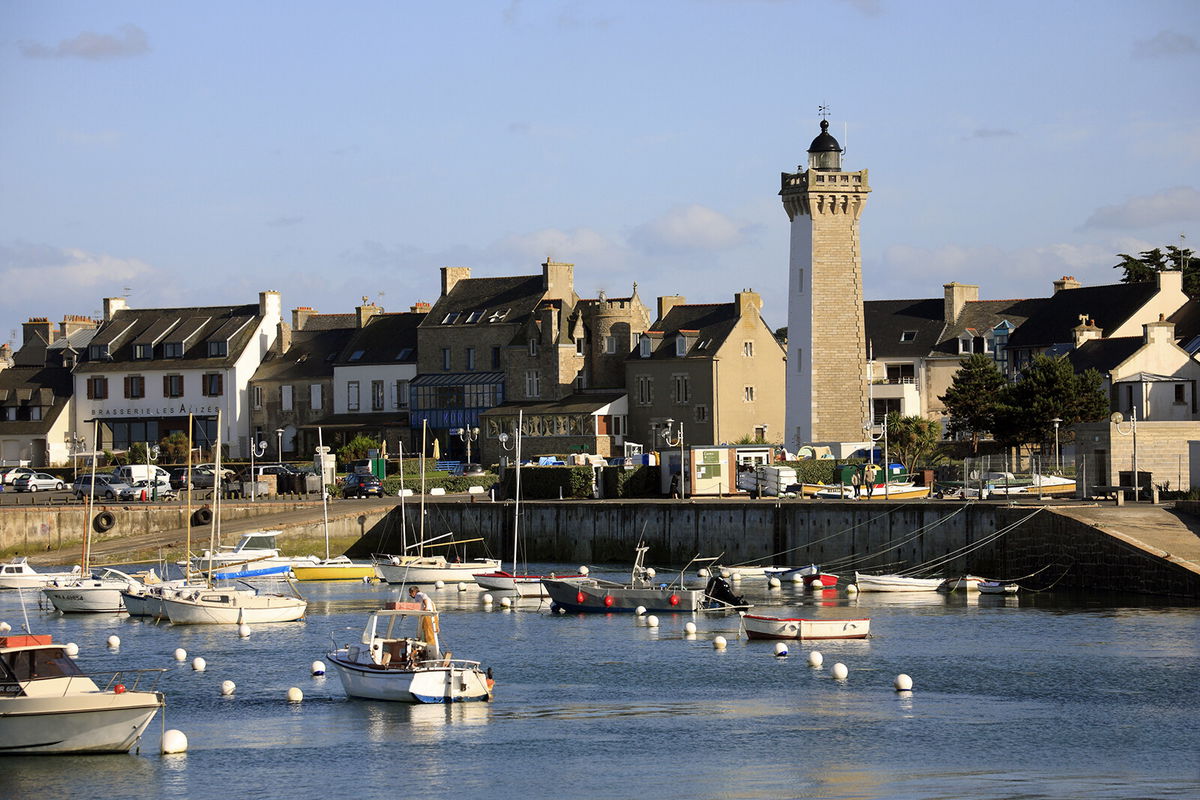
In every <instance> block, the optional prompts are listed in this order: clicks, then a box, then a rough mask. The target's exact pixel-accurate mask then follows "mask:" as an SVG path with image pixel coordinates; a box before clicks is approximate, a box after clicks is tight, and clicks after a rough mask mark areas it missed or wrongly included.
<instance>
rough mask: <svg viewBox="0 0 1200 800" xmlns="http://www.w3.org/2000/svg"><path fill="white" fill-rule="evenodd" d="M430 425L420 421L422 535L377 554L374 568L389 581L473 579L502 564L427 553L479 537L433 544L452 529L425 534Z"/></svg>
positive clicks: (459, 580)
mask: <svg viewBox="0 0 1200 800" xmlns="http://www.w3.org/2000/svg"><path fill="white" fill-rule="evenodd" d="M427 425H428V423H427V422H424V421H423V422H422V424H421V527H420V534H419V535H420V538H419V539H418V540H417V542H416V543H414V544H411V545H409V544H406V543H405V542H404V540H403V538H401V543H400V544H401V548H402V549H403V550H404V551H405V552H404V554H402V555H382V556H379V557H377V558H376V560H375V570H376V572H378V573H379V577H381V578H383V579H384V580H385V581H387V582H388V583H435V582H437V581H444V582H446V583H473V582H474V581H475V573H476V572H487V571H489V570H497V569H499V568H500V560H499V559H496V558H476V559H473V560H471V561H451V560H450V559H448V558H446V557H445V556H434V555H425V549H426V548H427V547H448V546H450V545H455V544H465V543H467V542H474V541H479V540H478V539H460V540H457V541H449V542H443V543H441V544H437V545H435V544H433V543H434V542H437V541H439V540H441V539H445V538H446V537H447V536H453V535H454V534H453V533H444V534H442V535H441V536H434V537H432V538H430V539H426V538H425V432H426V430H427ZM435 441H436V440H435ZM400 470H401V472H403V471H404V466H403V463H401V467H400ZM400 494H401V506H400V519H401V524H403V520H404V505H403V495H404V492H403V490H401V492H400ZM402 530H403V528H402ZM413 548H416V550H417V554H416V555H409V554H407V551H408V550H411V549H413Z"/></svg>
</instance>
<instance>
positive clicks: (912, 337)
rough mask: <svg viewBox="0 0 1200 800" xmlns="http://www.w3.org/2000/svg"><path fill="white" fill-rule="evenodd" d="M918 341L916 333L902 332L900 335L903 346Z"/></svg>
mask: <svg viewBox="0 0 1200 800" xmlns="http://www.w3.org/2000/svg"><path fill="white" fill-rule="evenodd" d="M916 340H917V332H916V331H902V332H901V333H900V343H901V344H908V343H909V342H915V341H916Z"/></svg>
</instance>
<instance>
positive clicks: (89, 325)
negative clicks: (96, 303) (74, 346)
mask: <svg viewBox="0 0 1200 800" xmlns="http://www.w3.org/2000/svg"><path fill="white" fill-rule="evenodd" d="M95 327H96V320H94V319H92V318H91V317H84V316H81V315H79V314H64V315H63V320H62V324H61V325H59V330H61V331H62V337H63V338H64V339H65V338H67V337H68V336H70V335H71V334H73V333H75V332H77V331H83V330H93V329H95Z"/></svg>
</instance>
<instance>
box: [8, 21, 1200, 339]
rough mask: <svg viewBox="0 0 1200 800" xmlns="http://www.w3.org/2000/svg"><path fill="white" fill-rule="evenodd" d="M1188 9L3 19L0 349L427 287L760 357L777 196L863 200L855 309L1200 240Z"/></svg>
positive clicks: (783, 243)
mask: <svg viewBox="0 0 1200 800" xmlns="http://www.w3.org/2000/svg"><path fill="white" fill-rule="evenodd" d="M1197 75H1200V4H1198V3H1195V2H1192V1H1191V0H1185V1H1184V2H1153V1H1149V2H1147V1H1146V0H1143V1H1142V2H1137V3H1133V2H1120V3H1118V2H1102V1H1095V2H1055V1H1053V0H1051V1H1050V2H1046V1H1045V0H1037V1H1035V2H1028V1H1027V0H1012V1H1010V2H1003V3H1000V2H978V3H962V2H940V1H939V0H925V1H923V2H899V0H842V1H839V0H826V1H825V2H815V1H814V2H805V1H803V0H796V1H795V2H788V0H740V1H739V0H652V1H647V0H631V1H629V2H619V1H613V2H599V1H597V2H572V1H571V0H564V1H563V2H549V1H548V0H499V1H498V2H488V1H487V0H478V1H477V2H461V3H453V2H445V3H418V2H401V1H400V0H394V1H393V2H371V1H370V0H361V1H360V2H353V3H328V2H322V3H317V2H254V3H242V2H237V3H233V2H224V1H223V0H215V1H214V2H206V3H203V4H201V3H162V2H120V0H110V1H109V2H105V3H94V2H55V0H38V1H37V2H33V0H29V1H28V2H13V1H12V0H0V120H2V121H0V287H3V291H0V340H4V339H7V338H9V337H10V335H11V331H12V330H13V329H18V334H17V335H18V337H19V326H20V323H21V322H22V321H23V320H25V319H27V318H28V317H30V316H47V317H50V318H51V319H52V320H56V321H57V320H60V319H61V318H62V315H64V314H93V313H96V312H98V310H99V309H100V307H101V298H103V297H106V296H113V295H122V294H126V293H127V294H128V297H129V303H130V304H131V305H133V306H136V307H154V306H176V305H202V304H219V303H241V302H253V301H254V300H255V299H256V297H257V293H258V291H260V290H262V289H276V290H279V291H281V292H282V293H283V302H284V307H285V308H286V309H291V308H293V307H295V306H298V305H308V306H314V307H316V308H318V309H319V310H320V311H323V312H341V311H348V310H350V309H351V308H352V307H353V306H354V305H356V304H357V303H359V302H360V299H361V298H362V297H363V296H368V297H370V298H372V299H374V300H377V301H378V302H380V303H381V304H382V305H383V306H384V307H385V308H387V309H388V310H406V309H407V308H408V307H409V306H410V305H411V304H412V303H413V302H416V301H418V300H428V301H433V300H435V299H436V297H437V292H438V268H439V267H441V266H444V265H456V266H470V267H471V268H472V270H473V274H475V275H506V274H531V273H534V272H537V271H538V270H539V267H538V264H540V263H541V261H543V260H544V259H545V258H546V257H547V256H550V257H552V258H554V259H556V260H560V261H570V262H573V263H574V264H575V265H576V267H575V275H576V288H577V290H578V291H579V292H580V294H582V295H585V296H595V294H596V292H597V291H598V290H600V289H603V290H605V291H606V292H608V293H609V294H610V295H622V294H627V293H628V291H629V288H630V286H631V284H632V283H633V282H634V281H637V282H638V284H639V292H640V293H641V296H642V298H643V299H644V300H645V301H646V302H647V303H648V304H649V305H651V306H652V307H653V302H654V298H655V297H656V296H657V295H660V294H683V295H686V296H687V298H688V299H689V300H690V301H693V302H718V301H728V300H730V299H732V296H733V293H734V292H736V291H739V290H741V289H743V288H753V289H755V290H757V291H760V292H762V293H763V295H764V297H765V300H766V306H765V308H764V316H765V317H766V318H767V321H768V323H770V324H772V325H774V326H778V325H783V324H785V321H786V311H785V309H784V306H783V297H784V292H785V289H786V272H787V260H788V252H787V243H788V222H787V217H786V215H785V214H784V212H783V209H782V206H781V204H780V202H779V198H778V197H777V192H778V189H779V173H780V172H781V171H784V170H792V169H794V168H795V167H796V166H797V165H798V164H801V163H803V162H805V160H806V155H805V150H806V149H807V147H808V143H809V142H810V141H811V140H812V138H813V136H815V135H816V133H817V132H818V128H817V123H818V119H819V118H818V116H817V107H818V106H819V105H821V104H827V105H828V106H829V107H830V108H831V112H832V116H831V131H832V132H833V133H835V135H836V136H837V137H838V138H839V139H840V140H843V141H842V143H843V144H844V145H846V146H847V153H846V156H845V158H844V161H843V163H844V165H845V166H846V168H848V169H861V168H864V167H865V168H867V169H869V170H870V182H871V185H872V188H873V192H872V194H871V197H870V200H869V202H868V204H867V208H866V211H865V213H864V216H863V220H862V236H863V248H864V283H865V292H866V295H867V297H868V298H902V297H932V296H940V295H941V291H942V290H941V286H942V284H943V283H945V282H948V281H951V280H957V281H960V282H967V283H978V284H979V285H980V287H981V296H982V297H984V298H1005V297H1028V296H1038V295H1044V294H1047V293H1049V291H1050V284H1051V281H1053V280H1054V279H1055V278H1058V277H1060V276H1061V275H1064V274H1070V275H1074V276H1076V277H1077V278H1079V279H1080V280H1082V281H1083V282H1084V283H1085V284H1094V283H1108V282H1113V281H1115V280H1117V279H1118V278H1119V273H1118V272H1117V271H1116V270H1113V269H1112V265H1113V264H1115V263H1116V262H1117V258H1116V257H1115V254H1116V253H1118V252H1133V251H1137V250H1140V249H1145V248H1148V247H1152V246H1157V245H1162V244H1178V243H1179V241H1180V239H1179V236H1180V234H1186V235H1187V236H1188V239H1187V241H1188V244H1189V245H1192V246H1194V245H1195V244H1196V243H1197V241H1196V240H1197V239H1198V238H1200V231H1197V221H1198V220H1200V191H1198V190H1200V124H1198V123H1200V120H1198V116H1200V110H1198V109H1200V103H1197V99H1198V97H1197V91H1196V88H1195V85H1196V76H1197Z"/></svg>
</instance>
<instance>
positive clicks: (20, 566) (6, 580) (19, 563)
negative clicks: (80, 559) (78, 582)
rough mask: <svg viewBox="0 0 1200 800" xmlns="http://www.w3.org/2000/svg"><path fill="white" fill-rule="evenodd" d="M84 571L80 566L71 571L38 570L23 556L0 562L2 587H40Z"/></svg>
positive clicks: (70, 577) (73, 576)
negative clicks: (4, 562)
mask: <svg viewBox="0 0 1200 800" xmlns="http://www.w3.org/2000/svg"><path fill="white" fill-rule="evenodd" d="M82 573H83V569H82V568H81V567H79V566H75V567H74V568H73V569H72V570H71V571H70V572H38V571H37V570H36V569H34V568H33V567H32V566H30V564H29V559H27V558H25V557H23V556H22V557H18V558H14V559H12V560H11V561H9V562H8V563H6V564H0V589H40V588H42V587H43V586H46V585H47V584H50V583H52V582H54V581H59V580H70V579H72V578H78V577H80V575H81V574H82Z"/></svg>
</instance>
